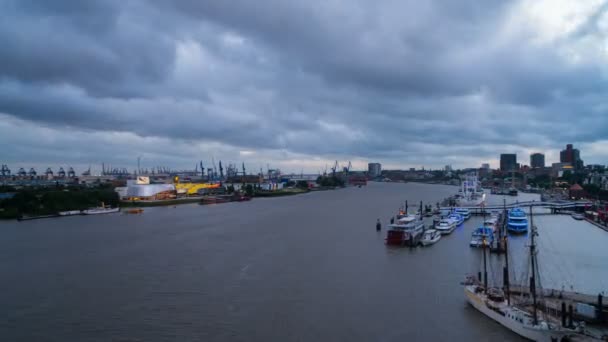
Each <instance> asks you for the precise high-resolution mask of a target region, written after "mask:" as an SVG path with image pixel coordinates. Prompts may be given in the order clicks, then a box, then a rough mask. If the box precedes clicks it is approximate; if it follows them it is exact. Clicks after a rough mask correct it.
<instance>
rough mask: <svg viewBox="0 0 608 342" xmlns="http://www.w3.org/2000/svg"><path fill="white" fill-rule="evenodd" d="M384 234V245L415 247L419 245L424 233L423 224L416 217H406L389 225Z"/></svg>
mask: <svg viewBox="0 0 608 342" xmlns="http://www.w3.org/2000/svg"><path fill="white" fill-rule="evenodd" d="M387 228H388V230H387V232H386V244H387V245H391V246H411V247H415V246H417V245H418V244H419V243H420V239H421V238H422V233H423V231H424V222H422V221H421V220H420V219H419V217H418V216H417V215H406V216H404V217H402V218H400V219H398V220H397V223H395V224H389V225H388V227H387Z"/></svg>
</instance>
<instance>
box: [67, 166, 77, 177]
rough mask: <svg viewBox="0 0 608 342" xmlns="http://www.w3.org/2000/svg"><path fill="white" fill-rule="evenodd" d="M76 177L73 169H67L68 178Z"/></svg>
mask: <svg viewBox="0 0 608 342" xmlns="http://www.w3.org/2000/svg"><path fill="white" fill-rule="evenodd" d="M75 177H76V172H74V169H73V168H72V167H71V166H70V168H69V169H68V178H75Z"/></svg>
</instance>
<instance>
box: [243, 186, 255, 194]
mask: <svg viewBox="0 0 608 342" xmlns="http://www.w3.org/2000/svg"><path fill="white" fill-rule="evenodd" d="M253 193H254V189H253V185H251V184H247V186H246V187H245V194H247V196H250V197H251V196H253Z"/></svg>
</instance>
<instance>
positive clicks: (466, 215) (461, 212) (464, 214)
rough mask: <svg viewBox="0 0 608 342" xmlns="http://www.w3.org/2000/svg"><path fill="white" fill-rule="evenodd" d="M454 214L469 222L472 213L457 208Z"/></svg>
mask: <svg viewBox="0 0 608 342" xmlns="http://www.w3.org/2000/svg"><path fill="white" fill-rule="evenodd" d="M454 212H455V213H456V214H458V215H460V216H462V218H463V219H465V220H468V219H470V218H471V211H470V210H469V209H467V208H456V209H454Z"/></svg>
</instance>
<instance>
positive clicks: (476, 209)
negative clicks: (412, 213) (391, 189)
mask: <svg viewBox="0 0 608 342" xmlns="http://www.w3.org/2000/svg"><path fill="white" fill-rule="evenodd" d="M591 204H592V202H590V201H548V202H542V201H527V202H515V203H509V204H507V205H503V204H495V205H482V206H472V207H471V206H455V207H441V208H440V209H441V210H450V209H452V208H464V209H469V210H470V211H471V214H473V215H481V214H484V213H487V212H488V211H492V210H502V209H504V208H506V209H512V208H516V207H520V208H522V209H524V210H525V209H527V208H530V207H538V208H546V209H551V212H553V213H554V212H557V211H560V210H567V209H571V210H572V209H575V208H585V207H587V206H590V205H591Z"/></svg>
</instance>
